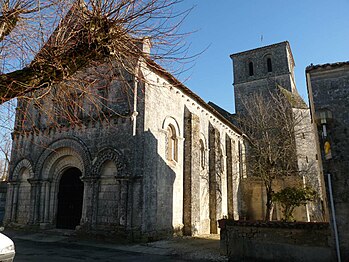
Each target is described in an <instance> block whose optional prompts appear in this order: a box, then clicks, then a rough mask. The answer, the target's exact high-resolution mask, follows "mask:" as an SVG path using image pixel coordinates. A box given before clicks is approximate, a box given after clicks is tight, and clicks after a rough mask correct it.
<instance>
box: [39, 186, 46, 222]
mask: <svg viewBox="0 0 349 262" xmlns="http://www.w3.org/2000/svg"><path fill="white" fill-rule="evenodd" d="M39 191H40V210H39V222H40V223H44V221H45V217H44V215H45V182H44V181H41V183H40V189H39Z"/></svg>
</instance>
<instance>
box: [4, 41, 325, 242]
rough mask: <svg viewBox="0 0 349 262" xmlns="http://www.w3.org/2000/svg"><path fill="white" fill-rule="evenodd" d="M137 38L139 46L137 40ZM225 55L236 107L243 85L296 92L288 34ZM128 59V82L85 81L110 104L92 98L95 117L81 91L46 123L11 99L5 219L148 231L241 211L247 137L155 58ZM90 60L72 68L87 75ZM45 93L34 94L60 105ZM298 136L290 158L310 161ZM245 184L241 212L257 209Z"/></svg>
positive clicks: (196, 227) (195, 226)
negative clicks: (77, 101)
mask: <svg viewBox="0 0 349 262" xmlns="http://www.w3.org/2000/svg"><path fill="white" fill-rule="evenodd" d="M143 49H144V50H145V52H146V51H148V50H149V45H148V43H147V42H146V41H145V42H143ZM232 58H233V60H234V78H235V83H234V85H235V99H236V100H235V101H236V102H235V103H236V108H237V111H239V110H240V109H241V107H240V104H239V98H241V96H242V95H244V94H245V93H248V92H250V90H253V89H254V90H255V89H260V90H263V89H265V88H266V87H268V85H269V83H273V85H274V86H275V82H277V83H279V84H280V85H282V86H283V87H285V89H286V90H287V91H288V92H290V93H292V94H295V95H297V93H296V89H295V84H294V77H293V66H294V62H293V58H292V54H291V52H290V48H289V44H288V43H287V42H283V43H280V44H276V45H272V46H268V47H264V48H261V49H255V50H251V51H248V52H243V53H239V54H236V55H232ZM251 63H252V70H254V73H253V74H252V75H250V73H251V72H249V70H251V66H250V65H251ZM253 63H254V64H253ZM269 66H271V67H272V68H273V69H272V71H271V72H269V71H268V70H269ZM135 68H139V71H138V72H137V74H138V76H139V77H135V76H134V75H131V74H127V73H125V75H124V76H123V79H127V85H128V88H124V82H122V81H120V80H119V79H118V78H111V79H109V80H108V81H109V82H108V83H107V84H106V85H104V86H106V88H105V87H104V88H101V87H100V86H101V85H102V84H105V82H106V81H107V80H106V79H92V80H93V81H92V82H93V83H94V85H93V86H92V89H95V90H98V92H100V94H102V95H103V98H104V100H103V101H104V102H103V103H101V104H103V106H105V107H106V108H112V109H113V110H112V111H111V112H106V111H105V110H104V109H105V108H101V110H102V111H103V110H104V111H103V115H104V116H105V117H103V118H101V117H98V115H99V113H100V112H96V111H95V110H94V111H91V109H90V108H91V107H90V104H89V103H90V102H89V101H86V100H82V101H81V108H83V109H84V110H80V111H79V112H75V111H74V112H75V113H76V114H77V115H78V118H79V119H80V120H81V124H79V125H74V124H70V123H69V122H66V121H65V122H64V121H63V122H61V123H60V124H59V125H57V124H52V122H51V120H50V119H48V118H47V117H46V116H45V115H44V114H41V113H40V110H38V108H37V107H36V105H35V103H34V102H33V101H29V102H28V101H19V105H18V107H19V109H20V110H18V112H17V114H16V126H15V131H14V133H13V148H12V159H11V166H10V176H9V184H8V192H7V202H6V213H5V219H4V223H5V224H6V225H8V226H12V227H21V228H36V229H39V228H40V229H53V228H65V229H76V230H78V231H81V232H88V233H96V234H99V233H100V234H113V235H119V236H127V237H129V238H131V239H140V238H141V239H147V238H148V239H154V238H157V237H160V236H163V235H169V234H173V233H175V234H185V235H197V234H210V233H217V220H218V219H221V218H224V217H228V218H234V219H239V218H241V217H244V215H243V208H244V207H243V205H244V203H243V202H244V201H243V199H242V192H241V191H242V186H241V183H240V182H241V181H242V182H244V181H245V185H246V181H247V180H246V178H247V171H246V163H245V152H246V138H245V137H244V134H243V133H242V132H241V131H240V130H239V128H237V127H236V126H235V125H234V124H232V123H233V122H234V121H233V118H234V116H233V115H231V114H229V113H228V112H226V111H224V110H223V109H221V108H219V107H218V106H216V105H214V104H207V103H205V102H204V101H203V100H202V99H201V98H200V97H199V96H197V95H196V94H194V93H193V92H192V91H191V90H190V89H188V88H187V87H186V86H184V85H183V84H182V83H180V82H179V81H178V80H177V79H176V78H174V77H173V76H172V75H171V74H169V73H168V72H166V70H164V69H162V68H161V67H160V66H158V65H156V64H155V63H150V64H149V63H145V62H144V61H143V60H142V59H140V60H139V61H138V63H137V66H136V67H135ZM99 70H100V69H99ZM90 71H93V68H92V69H91V68H87V69H85V70H84V71H83V72H80V74H81V75H82V76H83V78H88V77H89V76H90V73H89V72H90ZM111 71H113V69H112V70H111ZM115 75H117V73H115ZM58 90H59V86H57V87H56V91H57V92H58ZM125 90H126V91H125ZM54 93H55V92H51V93H50V94H48V95H47V97H45V98H44V99H43V101H42V104H43V105H45V107H44V108H45V109H47V110H53V111H54V110H56V111H57V110H58V112H59V110H60V109H59V108H57V106H56V105H55V97H54ZM52 101H54V103H52ZM56 102H57V101H56ZM294 109H295V110H300V111H302V110H303V111H304V110H305V111H306V112H308V111H307V110H308V109H307V108H303V107H295V108H294ZM24 111H25V114H23V112H24ZM28 119H31V121H30V122H29V121H27V120H28ZM32 123H35V127H36V128H33V124H32ZM305 126H307V124H305ZM304 141H310V142H307V143H310V144H306V145H305V142H304ZM304 141H302V142H301V143H299V145H300V146H299V147H298V150H299V151H302V152H303V153H306V157H305V156H304V157H303V160H301V158H300V162H299V163H302V161H305V159H307V161H315V162H316V154H315V153H314V154H313V152H312V151H311V150H310V148H311V145H312V144H311V143H312V138H311V137H310V140H309V138H308V139H305V140H304ZM304 145H305V146H304ZM315 180H318V177H317V176H316V177H315ZM242 184H243V183H242ZM317 185H318V186H319V187H320V185H321V181H319V184H317ZM250 188H252V191H253V192H252V198H251V199H250V200H251V201H252V202H253V203H252V205H251V207H250V209H252V210H253V216H252V217H251V218H255V219H262V218H263V217H264V214H263V212H265V211H264V210H263V209H264V204H263V190H260V188H261V187H260V186H259V187H258V186H255V185H254V184H253V183H251V184H250ZM258 188H259V189H258ZM299 212H300V213H299V214H300V215H299V217H300V220H310V219H312V220H314V218H310V216H311V215H310V213H311V214H315V211H314V212H310V211H307V210H301V211H299ZM304 214H307V215H304Z"/></svg>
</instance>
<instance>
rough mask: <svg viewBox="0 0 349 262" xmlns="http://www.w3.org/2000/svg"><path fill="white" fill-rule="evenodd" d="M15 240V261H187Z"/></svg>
mask: <svg viewBox="0 0 349 262" xmlns="http://www.w3.org/2000/svg"><path fill="white" fill-rule="evenodd" d="M14 241H15V245H16V256H15V260H14V261H15V262H24V261H25V262H34V261H35V262H41V261H48V262H63V261H64V262H70V261H71V262H77V261H103V262H109V261H155V262H157V261H159V262H160V261H164V262H180V261H186V260H183V259H179V258H175V257H171V256H164V255H156V254H144V253H138V252H130V251H122V250H115V249H110V248H103V247H93V246H87V245H79V244H78V243H69V242H62V241H58V242H49V243H46V242H36V241H31V240H22V239H16V238H14Z"/></svg>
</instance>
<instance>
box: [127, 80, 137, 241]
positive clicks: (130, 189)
mask: <svg viewBox="0 0 349 262" xmlns="http://www.w3.org/2000/svg"><path fill="white" fill-rule="evenodd" d="M137 92H138V78H137V76H135V81H134V88H133V112H132V114H131V120H132V121H133V126H132V136H133V138H134V146H133V148H134V149H133V150H134V158H135V156H136V154H137V152H136V150H137V138H136V131H137V116H138V112H137ZM136 166H137V165H134V168H133V177H130V179H129V180H128V183H129V186H128V188H127V189H128V192H127V193H128V195H129V201H130V203H129V204H130V206H131V207H130V208H129V211H130V216H131V217H130V231H131V232H130V233H131V241H134V235H133V186H134V183H135V180H134V179H133V178H134V176H135V175H136Z"/></svg>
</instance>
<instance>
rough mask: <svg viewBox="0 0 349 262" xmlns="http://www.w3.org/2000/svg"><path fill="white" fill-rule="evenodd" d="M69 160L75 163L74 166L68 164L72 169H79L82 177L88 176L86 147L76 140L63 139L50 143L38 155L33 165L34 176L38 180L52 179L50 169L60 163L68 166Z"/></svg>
mask: <svg viewBox="0 0 349 262" xmlns="http://www.w3.org/2000/svg"><path fill="white" fill-rule="evenodd" d="M69 158H70V159H69ZM71 158H75V161H76V162H75V163H74V164H72V163H70V164H72V167H77V168H79V169H80V170H81V172H82V173H83V174H84V175H88V174H89V170H90V167H91V155H90V152H89V151H88V149H87V147H86V145H85V144H84V143H83V142H82V141H81V140H78V139H76V138H63V139H60V140H57V141H54V142H52V143H51V144H50V145H49V146H48V147H47V148H46V149H45V150H44V152H43V153H42V154H41V155H40V157H39V159H38V161H37V163H36V165H35V175H36V176H38V177H37V178H38V179H39V178H41V179H49V178H51V179H52V178H53V177H52V176H53V173H52V170H53V169H52V168H53V167H55V165H57V164H58V163H61V161H63V163H64V162H66V165H69V162H71V161H72V159H71ZM55 173H56V172H55Z"/></svg>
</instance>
